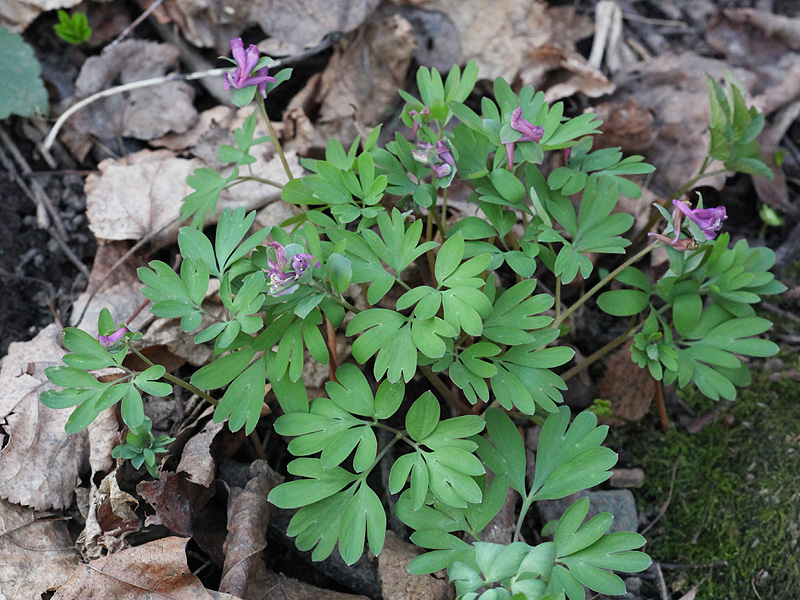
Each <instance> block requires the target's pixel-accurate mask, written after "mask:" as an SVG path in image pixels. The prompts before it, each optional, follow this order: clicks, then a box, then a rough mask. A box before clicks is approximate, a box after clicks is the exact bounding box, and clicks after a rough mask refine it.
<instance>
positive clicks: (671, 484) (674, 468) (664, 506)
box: [642, 456, 681, 535]
mask: <svg viewBox="0 0 800 600" xmlns="http://www.w3.org/2000/svg"><path fill="white" fill-rule="evenodd" d="M680 462H681V458H680V456H679V457H678V458H676V459H675V463H674V464H673V465H672V478H671V479H670V480H669V491H668V492H667V499H666V500H665V501H664V503H663V504H662V505H661V508H660V509H659V510H658V514H657V515H656V518H655V519H653V520H652V521H650V524H649V525H648V526H647V527H645V528H644V529H643V530H642V535H644V534H645V533H647V532H648V531H650V530H651V529H652V528H653V526H654V525H655V524H656V523H658V521H659V520H660V519H661V517H663V516H664V515H665V514H667V509H668V508H669V504H670V502H672V490H673V488H674V487H675V475H677V474H678V465H679V464H680Z"/></svg>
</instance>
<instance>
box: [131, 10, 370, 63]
mask: <svg viewBox="0 0 800 600" xmlns="http://www.w3.org/2000/svg"><path fill="white" fill-rule="evenodd" d="M139 2H140V4H142V5H143V6H144V5H150V4H151V3H152V0H139ZM379 3H380V0H304V1H303V2H286V1H285V0H252V1H250V2H246V3H242V2H238V3H236V4H235V6H236V8H235V9H232V8H230V5H228V6H226V5H223V4H220V3H218V2H214V1H212V0H168V1H167V2H165V3H164V4H163V5H162V6H161V7H159V8H158V9H157V10H156V11H155V13H154V14H155V15H156V17H157V18H158V19H159V21H160V22H162V23H168V22H174V23H175V24H177V25H178V27H179V28H180V29H181V31H182V32H183V34H184V36H185V37H186V39H188V40H189V41H190V42H191V43H192V44H194V45H195V46H202V47H211V46H214V47H216V48H217V50H218V51H219V52H228V51H229V46H228V42H229V40H230V38H231V37H234V36H235V35H237V34H239V33H241V32H242V31H244V30H245V29H247V28H249V27H252V26H253V25H258V26H260V27H261V29H262V30H263V31H264V33H266V34H267V35H268V36H269V37H270V38H271V40H270V42H271V43H270V46H271V47H273V48H276V47H280V48H282V50H283V52H284V53H286V54H297V53H299V52H301V51H302V50H303V49H304V48H306V47H309V46H313V45H314V44H316V43H318V42H319V41H320V40H322V38H323V37H325V36H326V35H328V34H334V33H344V32H348V31H351V30H352V29H355V28H356V27H358V26H359V25H360V24H361V23H362V22H363V21H364V19H366V18H367V17H368V16H369V15H370V14H371V13H372V12H373V11H374V10H375V8H376V7H377V6H378V4H379Z"/></svg>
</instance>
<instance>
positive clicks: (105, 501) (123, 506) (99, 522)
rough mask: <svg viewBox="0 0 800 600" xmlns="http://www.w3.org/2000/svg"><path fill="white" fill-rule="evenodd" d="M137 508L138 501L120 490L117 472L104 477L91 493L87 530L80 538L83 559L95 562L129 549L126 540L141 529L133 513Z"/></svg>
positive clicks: (79, 544) (137, 518)
mask: <svg viewBox="0 0 800 600" xmlns="http://www.w3.org/2000/svg"><path fill="white" fill-rule="evenodd" d="M138 505H139V502H138V501H137V500H136V498H134V497H133V496H131V495H130V494H128V493H127V492H123V491H122V490H121V489H119V484H118V483H117V472H116V471H114V472H112V473H109V474H108V475H107V476H106V477H104V478H103V481H102V482H101V483H100V486H99V487H98V488H97V490H95V491H94V493H93V494H92V497H91V500H90V504H89V514H88V516H87V518H86V527H84V530H83V531H82V532H81V535H80V536H79V537H78V546H79V547H80V548H81V550H82V554H83V555H84V557H86V558H90V559H96V558H100V557H101V556H103V555H104V554H105V553H106V552H108V553H110V554H113V553H114V552H119V551H120V550H123V549H124V548H127V547H128V543H127V541H126V540H125V538H126V537H127V536H128V535H130V534H131V533H135V532H137V531H139V529H141V523H140V521H139V517H137V516H136V513H135V512H134V510H133V507H134V506H138Z"/></svg>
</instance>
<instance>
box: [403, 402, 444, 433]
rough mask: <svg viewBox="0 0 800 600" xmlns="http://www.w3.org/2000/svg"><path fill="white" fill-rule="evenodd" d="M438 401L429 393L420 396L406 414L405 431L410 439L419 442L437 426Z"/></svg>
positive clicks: (438, 414)
mask: <svg viewBox="0 0 800 600" xmlns="http://www.w3.org/2000/svg"><path fill="white" fill-rule="evenodd" d="M440 414H441V413H440V409H439V401H438V400H437V399H436V396H434V395H433V394H432V393H431V392H425V393H424V394H422V395H421V396H420V397H419V398H417V400H416V401H415V402H414V404H412V405H411V408H409V409H408V413H407V414H406V431H407V432H408V435H409V436H411V438H412V439H413V440H415V441H417V442H421V441H422V440H424V439H425V438H426V437H428V435H430V434H431V433H432V432H433V430H434V429H435V428H436V426H437V425H438V424H439V416H440Z"/></svg>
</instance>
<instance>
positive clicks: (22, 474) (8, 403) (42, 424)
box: [0, 324, 88, 510]
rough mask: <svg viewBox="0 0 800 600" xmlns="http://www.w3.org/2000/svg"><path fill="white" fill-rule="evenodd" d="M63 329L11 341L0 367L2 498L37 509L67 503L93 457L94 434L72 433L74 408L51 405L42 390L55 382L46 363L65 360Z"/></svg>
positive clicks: (51, 327) (0, 473)
mask: <svg viewBox="0 0 800 600" xmlns="http://www.w3.org/2000/svg"><path fill="white" fill-rule="evenodd" d="M59 338H60V330H59V328H58V326H57V325H55V324H53V325H49V326H48V327H46V328H45V329H43V330H42V331H40V332H39V334H38V335H37V336H36V337H35V338H33V339H32V340H31V341H29V342H17V343H14V344H11V346H10V347H9V349H8V355H7V356H6V357H5V358H4V359H3V363H2V369H0V390H3V393H2V394H0V427H1V428H2V430H3V431H4V432H5V434H6V436H7V442H6V444H5V446H4V447H3V448H2V450H0V498H5V499H7V500H9V501H11V502H14V503H17V504H23V505H25V506H30V507H32V508H34V509H35V510H44V509H46V508H51V507H52V508H56V509H60V508H66V507H67V506H69V505H70V504H71V502H72V494H73V488H74V487H75V484H76V483H77V481H78V471H79V469H80V468H81V467H82V465H84V464H85V462H86V459H87V458H88V443H87V439H88V434H87V433H86V431H82V432H80V433H78V434H75V435H69V434H67V433H66V431H64V425H65V424H66V422H67V419H68V418H69V415H70V411H68V410H56V409H53V408H48V407H46V406H45V405H44V404H41V403H40V402H39V393H40V392H43V391H44V390H48V389H52V388H53V386H52V384H50V383H49V382H48V381H47V378H46V377H45V376H44V369H45V368H46V367H51V366H57V365H60V364H62V361H61V357H62V356H63V355H64V350H63V348H61V346H59V344H58V340H59Z"/></svg>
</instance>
